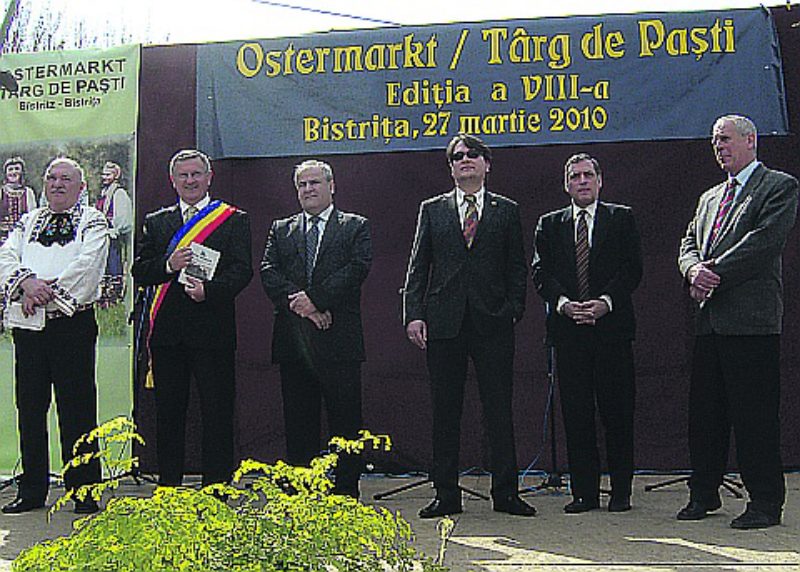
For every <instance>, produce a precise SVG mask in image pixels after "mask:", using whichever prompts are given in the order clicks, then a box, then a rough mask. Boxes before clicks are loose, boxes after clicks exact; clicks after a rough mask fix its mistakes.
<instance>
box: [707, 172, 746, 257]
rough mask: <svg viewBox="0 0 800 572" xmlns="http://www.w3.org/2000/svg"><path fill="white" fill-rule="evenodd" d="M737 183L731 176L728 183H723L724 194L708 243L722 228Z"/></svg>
mask: <svg viewBox="0 0 800 572" xmlns="http://www.w3.org/2000/svg"><path fill="white" fill-rule="evenodd" d="M738 183H739V181H737V180H736V179H735V178H733V177H731V178H730V179H728V184H727V185H725V194H724V195H723V196H722V200H721V201H720V202H719V210H718V211H717V218H716V220H715V221H714V228H713V229H712V231H711V237H710V238H709V242H708V244H709V245H711V244H713V243H714V239H715V238H717V235H718V234H719V231H720V229H721V228H722V223H724V222H725V217H726V216H728V212H729V211H730V210H731V205H732V204H733V196H734V195H735V194H736V185H737V184H738Z"/></svg>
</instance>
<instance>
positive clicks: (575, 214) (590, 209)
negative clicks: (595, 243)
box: [572, 201, 597, 220]
mask: <svg viewBox="0 0 800 572" xmlns="http://www.w3.org/2000/svg"><path fill="white" fill-rule="evenodd" d="M581 211H586V212H587V213H588V214H589V217H590V218H591V219H592V220H594V215H595V213H596V212H597V201H594V202H593V203H592V204H590V205H589V206H588V207H586V208H581V207H579V206H578V205H576V204H575V203H574V202H573V203H572V218H573V219H577V218H578V214H579V213H580V212H581Z"/></svg>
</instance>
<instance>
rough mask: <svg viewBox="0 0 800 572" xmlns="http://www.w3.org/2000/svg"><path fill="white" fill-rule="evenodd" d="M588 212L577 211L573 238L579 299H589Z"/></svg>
mask: <svg viewBox="0 0 800 572" xmlns="http://www.w3.org/2000/svg"><path fill="white" fill-rule="evenodd" d="M587 216H588V213H587V212H586V211H584V210H582V211H580V212H579V213H578V232H577V236H576V239H575V262H576V265H577V268H578V294H579V295H580V299H581V300H588V299H589V225H588V224H587V223H586V217H587Z"/></svg>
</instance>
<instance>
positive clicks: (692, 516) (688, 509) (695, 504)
mask: <svg viewBox="0 0 800 572" xmlns="http://www.w3.org/2000/svg"><path fill="white" fill-rule="evenodd" d="M721 506H722V503H721V502H720V501H719V500H716V501H714V502H711V503H704V502H700V501H696V500H690V501H689V504H687V505H686V506H685V507H683V508H682V509H681V510H680V511H678V516H677V518H678V520H703V519H704V518H705V517H707V516H708V513H709V512H712V511H715V510H717V509H718V508H720V507H721Z"/></svg>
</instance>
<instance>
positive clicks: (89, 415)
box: [0, 158, 108, 514]
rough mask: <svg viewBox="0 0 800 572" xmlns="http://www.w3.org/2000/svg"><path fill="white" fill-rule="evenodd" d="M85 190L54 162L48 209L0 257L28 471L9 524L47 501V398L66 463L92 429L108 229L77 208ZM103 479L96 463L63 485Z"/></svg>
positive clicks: (86, 505)
mask: <svg viewBox="0 0 800 572" xmlns="http://www.w3.org/2000/svg"><path fill="white" fill-rule="evenodd" d="M85 186H86V183H85V182H84V178H83V170H82V169H81V167H80V165H78V163H76V162H75V161H73V160H71V159H67V158H58V159H54V160H53V161H52V162H51V163H50V165H49V166H48V167H47V170H46V172H45V193H46V194H47V199H48V204H49V207H40V208H37V209H35V210H33V211H32V212H30V213H27V214H25V215H23V216H22V218H21V219H20V221H19V222H18V223H17V224H16V225H15V226H14V228H13V230H12V232H11V234H10V235H9V237H8V240H7V241H6V242H5V244H3V246H2V248H0V288H1V290H0V308H1V309H2V311H3V313H4V323H5V325H6V326H7V327H9V328H12V331H13V338H14V358H15V376H16V402H17V412H18V423H19V435H20V449H21V451H22V468H23V471H24V474H23V475H22V477H21V479H20V484H19V492H18V495H17V498H16V499H15V500H14V501H13V502H11V503H9V504H7V505H6V506H4V507H3V512H4V513H6V514H14V513H20V512H25V511H28V510H32V509H35V508H39V507H42V506H44V503H45V500H46V498H47V488H48V472H49V464H48V459H49V455H48V437H47V410H48V409H49V407H50V396H51V392H52V390H53V388H54V389H55V395H56V405H57V407H58V422H59V431H60V434H61V455H62V459H63V460H64V462H66V461H67V460H69V459H70V458H71V457H72V456H73V455H72V447H73V444H74V443H75V441H76V440H77V439H78V438H79V437H80V436H81V435H83V434H85V433H88V432H89V431H91V430H92V429H93V428H94V427H95V426H96V424H97V389H96V386H95V345H96V340H97V324H96V322H95V317H94V310H93V309H92V304H93V303H94V302H95V301H96V300H97V298H98V297H99V295H100V277H101V276H102V274H103V267H104V266H105V259H106V255H107V251H108V224H107V223H106V219H105V217H104V216H103V215H102V213H101V212H100V211H98V210H96V209H94V208H92V207H87V206H83V205H81V204H80V203H79V202H78V197H79V195H80V193H81V192H82V191H83V189H84V188H85ZM91 450H92V448H91V447H82V448H81V449H80V450H79V452H81V453H86V452H89V451H91ZM99 479H100V465H99V463H98V462H97V461H93V462H91V463H89V464H87V465H84V466H81V467H78V468H74V469H70V470H69V471H67V473H66V475H65V481H66V486H67V488H68V489H72V488H74V487H78V486H80V485H83V484H87V483H92V482H97V481H98V480H99ZM97 508H98V507H97V504H96V503H95V502H94V501H93V500H91V499H87V500H86V501H77V502H76V504H75V512H77V513H91V512H95V511H96V510H97Z"/></svg>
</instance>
